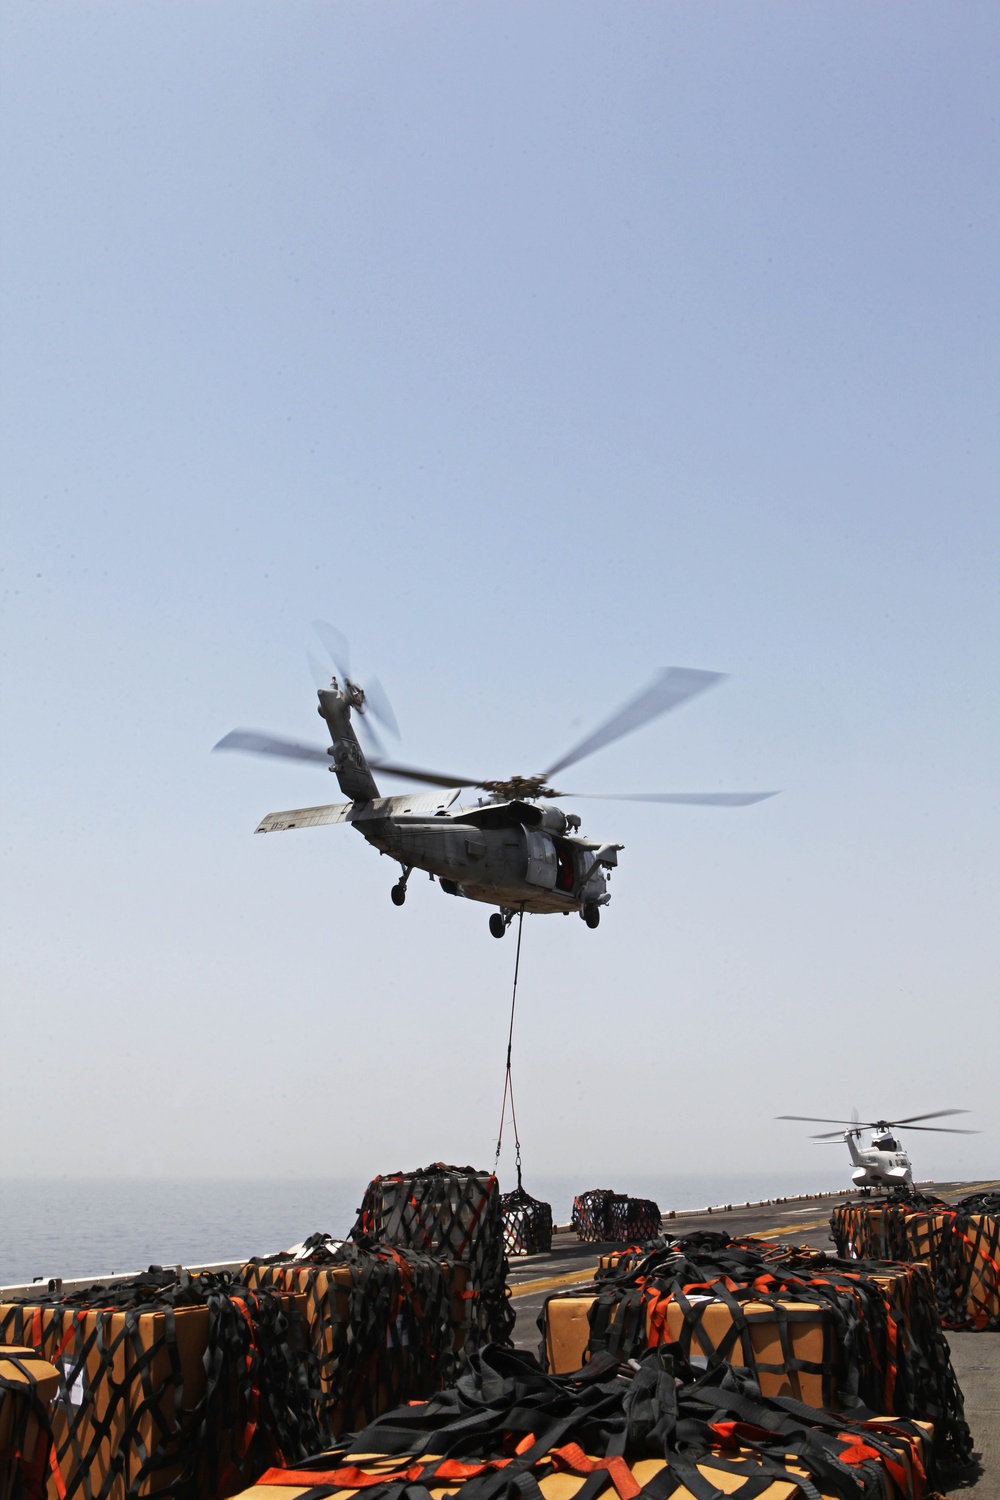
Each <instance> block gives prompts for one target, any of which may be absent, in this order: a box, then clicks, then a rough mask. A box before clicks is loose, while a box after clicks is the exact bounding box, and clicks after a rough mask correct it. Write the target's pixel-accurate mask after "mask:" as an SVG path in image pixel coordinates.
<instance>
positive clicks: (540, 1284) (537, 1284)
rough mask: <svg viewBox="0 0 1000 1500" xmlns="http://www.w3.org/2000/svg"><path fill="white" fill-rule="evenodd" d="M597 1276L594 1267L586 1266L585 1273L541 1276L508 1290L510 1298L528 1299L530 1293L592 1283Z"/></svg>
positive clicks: (570, 1272)
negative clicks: (580, 1282)
mask: <svg viewBox="0 0 1000 1500" xmlns="http://www.w3.org/2000/svg"><path fill="white" fill-rule="evenodd" d="M596 1274H597V1267H596V1266H588V1267H587V1269H586V1271H567V1272H566V1274H565V1275H563V1276H542V1277H541V1278H540V1279H539V1280H538V1281H519V1282H518V1283H517V1284H516V1285H515V1286H512V1287H511V1289H510V1295H511V1296H512V1297H530V1296H531V1294H532V1292H551V1291H553V1290H554V1288H555V1287H557V1286H572V1285H573V1284H574V1282H577V1281H593V1279H594V1277H595V1276H596Z"/></svg>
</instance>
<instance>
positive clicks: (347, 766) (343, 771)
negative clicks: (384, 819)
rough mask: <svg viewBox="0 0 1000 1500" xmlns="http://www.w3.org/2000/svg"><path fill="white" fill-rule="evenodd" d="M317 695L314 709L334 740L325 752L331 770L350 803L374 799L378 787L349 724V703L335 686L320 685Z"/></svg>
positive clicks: (377, 792)
mask: <svg viewBox="0 0 1000 1500" xmlns="http://www.w3.org/2000/svg"><path fill="white" fill-rule="evenodd" d="M316 696H317V698H318V699H319V708H318V709H317V712H318V713H319V716H320V718H321V719H325V720H326V724H327V728H328V729H329V731H330V739H331V740H332V741H333V743H332V745H331V746H330V749H329V750H328V751H327V754H328V755H329V757H330V770H331V771H333V772H334V774H335V775H336V777H337V780H338V781H339V782H340V790H341V791H342V792H343V794H344V796H345V797H350V799H351V801H352V802H371V801H373V800H374V799H375V798H376V797H377V796H378V795H379V790H378V787H377V786H376V785H375V778H374V776H373V775H372V773H371V767H370V766H369V764H368V762H367V760H365V752H364V751H363V750H362V748H361V745H360V743H359V742H358V737H357V735H356V734H355V733H354V729H353V727H352V725H351V708H350V704H349V703H348V702H347V700H346V698H345V697H344V695H343V694H342V693H339V692H337V691H336V689H335V688H320V689H319V690H318V692H317V694H316Z"/></svg>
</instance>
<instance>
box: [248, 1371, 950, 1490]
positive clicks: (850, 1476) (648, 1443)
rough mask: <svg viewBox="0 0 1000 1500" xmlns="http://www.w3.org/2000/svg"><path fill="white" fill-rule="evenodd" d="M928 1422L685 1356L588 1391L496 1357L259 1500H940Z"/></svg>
mask: <svg viewBox="0 0 1000 1500" xmlns="http://www.w3.org/2000/svg"><path fill="white" fill-rule="evenodd" d="M928 1438H929V1431H928V1429H927V1427H926V1426H925V1425H923V1424H920V1423H917V1422H912V1421H908V1420H906V1419H900V1420H894V1421H888V1422H887V1421H884V1420H881V1419H879V1418H872V1417H871V1416H870V1414H869V1416H868V1417H867V1419H865V1420H852V1419H851V1418H849V1417H845V1416H838V1415H833V1414H830V1413H826V1412H820V1411H810V1410H809V1409H808V1408H805V1407H802V1406H801V1405H800V1404H799V1403H797V1402H790V1401H768V1400H766V1399H764V1398H762V1397H761V1396H760V1394H759V1392H757V1391H756V1390H755V1389H754V1388H753V1385H752V1383H751V1382H749V1381H747V1380H746V1379H745V1378H740V1377H739V1376H738V1375H737V1373H736V1372H734V1371H732V1370H725V1371H724V1370H722V1369H718V1370H715V1371H713V1372H712V1373H711V1374H710V1375H701V1376H697V1375H696V1372H695V1371H693V1370H692V1369H691V1367H690V1366H689V1365H688V1364H687V1363H686V1362H685V1361H684V1359H683V1357H682V1356H681V1355H680V1353H679V1351H677V1350H669V1351H668V1350H660V1349H656V1350H650V1351H647V1352H646V1353H645V1354H644V1355H643V1356H642V1358H641V1359H640V1360H639V1361H638V1362H637V1363H636V1365H635V1366H632V1365H620V1364H618V1363H617V1362H616V1361H615V1360H613V1359H610V1358H607V1357H605V1359H604V1361H603V1363H602V1364H600V1365H597V1364H595V1365H594V1366H593V1367H592V1368H591V1369H590V1370H588V1371H587V1372H586V1376H585V1377H584V1378H579V1377H571V1376H563V1377H552V1376H546V1375H543V1374H541V1373H540V1371H539V1370H538V1368H537V1366H536V1365H535V1363H534V1361H533V1360H532V1359H531V1356H530V1355H527V1354H523V1353H521V1352H520V1351H517V1350H506V1349H504V1350H501V1349H496V1348H488V1349H485V1350H483V1351H482V1352H481V1354H479V1355H477V1356H474V1357H473V1360H472V1362H471V1368H470V1370H469V1372H468V1373H467V1375H466V1376H465V1377H464V1379H463V1381H462V1386H461V1389H459V1390H449V1391H445V1392H443V1393H442V1394H441V1395H440V1396H436V1397H434V1398H432V1399H431V1400H430V1401H429V1402H427V1403H426V1404H423V1405H418V1406H411V1407H407V1408H402V1409H400V1410H398V1411H395V1412H391V1413H387V1414H386V1415H385V1416H384V1417H382V1418H380V1419H379V1420H378V1421H377V1422H374V1423H372V1424H371V1425H370V1426H369V1427H367V1428H365V1429H364V1431H363V1432H360V1433H357V1434H354V1435H353V1436H351V1437H349V1438H346V1439H344V1440H343V1441H342V1442H341V1443H340V1444H339V1445H337V1446H336V1447H335V1448H333V1449H332V1450H330V1451H328V1452H325V1453H321V1454H317V1455H316V1456H315V1457H314V1458H312V1459H310V1460H309V1462H308V1463H306V1464H299V1465H296V1466H295V1468H293V1469H273V1470H270V1471H269V1472H268V1473H267V1474H265V1475H263V1477H262V1479H261V1481H260V1483H259V1485H258V1486H257V1487H256V1488H255V1489H253V1490H249V1491H247V1495H246V1500H271V1497H273V1500H298V1497H301V1500H307V1497H308V1500H327V1497H331V1496H334V1495H337V1496H338V1497H339V1500H349V1497H352V1496H354V1495H356V1494H359V1495H360V1494H364V1495H365V1496H366V1497H367V1500H399V1497H401V1496H413V1497H414V1500H416V1497H418V1496H419V1497H427V1496H428V1495H430V1496H437V1497H439V1496H444V1495H454V1496H457V1497H459V1500H501V1497H508V1496H515V1497H525V1500H531V1497H532V1496H534V1497H535V1500H539V1496H541V1497H542V1500H571V1497H576V1500H602V1497H605V1496H606V1497H607V1500H614V1497H617V1500H638V1497H640V1496H642V1497H645V1500H667V1497H670V1500H722V1496H724V1495H729V1496H734V1497H737V1500H799V1497H800V1496H801V1497H803V1500H820V1497H824V1500H827V1497H829V1500H924V1496H925V1494H926V1493H927V1487H928V1484H932V1483H933V1482H934V1481H935V1479H936V1475H935V1472H934V1459H933V1454H932V1452H931V1449H930V1445H929V1442H928Z"/></svg>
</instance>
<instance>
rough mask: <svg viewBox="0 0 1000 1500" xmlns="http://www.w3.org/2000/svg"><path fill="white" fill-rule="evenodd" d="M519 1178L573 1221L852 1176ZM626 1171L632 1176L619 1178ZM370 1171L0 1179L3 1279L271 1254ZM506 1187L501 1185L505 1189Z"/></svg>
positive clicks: (560, 1219) (814, 1187) (347, 1204)
mask: <svg viewBox="0 0 1000 1500" xmlns="http://www.w3.org/2000/svg"><path fill="white" fill-rule="evenodd" d="M608 1176H609V1174H607V1173H604V1174H603V1175H602V1174H601V1173H588V1172H582V1173H579V1174H577V1175H575V1176H573V1177H570V1176H567V1175H562V1176H553V1175H546V1174H544V1173H543V1174H540V1175H538V1176H537V1177H536V1176H532V1175H530V1174H526V1175H525V1179H524V1186H525V1187H526V1189H527V1190H528V1192H530V1193H532V1194H533V1195H534V1196H535V1197H536V1198H543V1199H545V1200H546V1201H547V1202H549V1203H551V1204H552V1211H553V1214H554V1217H555V1222H556V1223H557V1224H565V1223H568V1221H569V1217H570V1213H571V1210H572V1206H573V1197H574V1195H575V1194H576V1193H579V1192H582V1191H584V1190H586V1189H588V1188H595V1187H614V1188H616V1190H618V1191H627V1192H629V1193H632V1194H633V1195H634V1196H636V1197H641V1198H654V1199H655V1200H656V1202H657V1203H658V1204H659V1205H660V1207H661V1209H664V1210H667V1209H671V1208H704V1207H707V1206H708V1205H712V1206H713V1207H714V1206H715V1205H717V1204H722V1203H737V1202H739V1203H742V1202H745V1201H746V1200H747V1199H750V1200H751V1201H752V1202H755V1201H757V1200H758V1199H760V1198H775V1197H791V1196H792V1195H794V1194H796V1193H808V1192H821V1191H829V1190H832V1189H840V1188H843V1187H846V1185H847V1181H846V1179H847V1173H846V1172H843V1171H840V1172H838V1171H837V1170H833V1171H828V1172H825V1173H824V1172H818V1171H814V1172H812V1173H810V1174H809V1175H808V1177H807V1176H805V1175H804V1174H803V1175H800V1176H792V1175H789V1174H783V1173H781V1172H760V1173H745V1172H744V1173H737V1172H733V1173H729V1174H725V1173H713V1174H704V1175H702V1176H685V1175H679V1174H673V1175H669V1174H646V1175H643V1174H641V1173H631V1174H628V1173H626V1174H622V1173H615V1174H611V1176H612V1177H613V1179H614V1180H607V1181H606V1180H604V1179H605V1178H607V1177H608ZM626 1178H627V1181H626ZM366 1181H367V1179H366V1178H361V1177H357V1178H329V1179H318V1180H315V1181H310V1180H307V1179H303V1178H295V1179H291V1180H289V1179H284V1180H277V1179H276V1180H273V1181H251V1180H222V1181H171V1180H161V1181H140V1180H139V1179H131V1178H129V1179H122V1178H119V1179H114V1180H92V1181H81V1180H73V1181H70V1180H66V1179H55V1180H51V1181H41V1180H32V1181H13V1180H8V1181H3V1182H0V1286H2V1285H4V1284H7V1285H10V1284H12V1283H17V1282H24V1281H31V1280H32V1279H33V1278H35V1277H39V1278H41V1277H49V1276H62V1277H65V1278H67V1279H69V1278H71V1277H82V1276H99V1275H110V1274H114V1273H123V1272H126V1271H134V1270H138V1269H144V1268H145V1267H146V1266H149V1265H154V1264H155V1265H166V1266H173V1265H199V1264H205V1263H206V1262H212V1261H225V1260H238V1259H241V1258H243V1257H248V1256H250V1255H270V1254H272V1253H273V1252H274V1251H276V1250H283V1249H286V1248H287V1247H288V1246H289V1245H294V1244H298V1243H299V1241H301V1240H303V1239H305V1237H306V1236H307V1235H309V1234H312V1233H313V1231H314V1230H317V1229H319V1230H324V1231H326V1232H327V1233H329V1234H332V1235H336V1236H342V1235H345V1234H346V1233H347V1231H348V1230H349V1229H350V1227H351V1225H352V1224H353V1223H354V1218H355V1213H356V1210H357V1207H358V1204H359V1203H360V1202H361V1197H362V1194H363V1192H364V1188H365V1184H366ZM513 1185H514V1184H513V1183H512V1182H504V1181H503V1179H501V1186H502V1187H503V1188H504V1190H507V1189H508V1188H510V1187H512V1186H513Z"/></svg>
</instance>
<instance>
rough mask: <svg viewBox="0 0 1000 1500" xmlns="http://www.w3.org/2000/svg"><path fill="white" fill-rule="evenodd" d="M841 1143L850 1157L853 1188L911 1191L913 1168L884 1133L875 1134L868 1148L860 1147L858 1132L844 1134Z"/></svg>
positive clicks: (903, 1152) (894, 1142)
mask: <svg viewBox="0 0 1000 1500" xmlns="http://www.w3.org/2000/svg"><path fill="white" fill-rule="evenodd" d="M844 1140H845V1141H846V1142H847V1149H848V1151H849V1152H850V1153H851V1161H852V1162H853V1164H854V1171H853V1172H852V1173H851V1179H852V1181H853V1182H854V1185H855V1187H912V1186H913V1167H912V1165H911V1163H910V1158H909V1157H908V1156H907V1154H906V1152H905V1151H904V1150H903V1148H902V1146H901V1145H900V1144H899V1142H898V1141H897V1140H896V1138H895V1136H892V1135H889V1134H888V1133H887V1132H881V1131H877V1132H876V1133H875V1134H874V1135H873V1136H872V1141H871V1145H870V1146H862V1144H861V1132H860V1130H845V1131H844Z"/></svg>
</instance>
